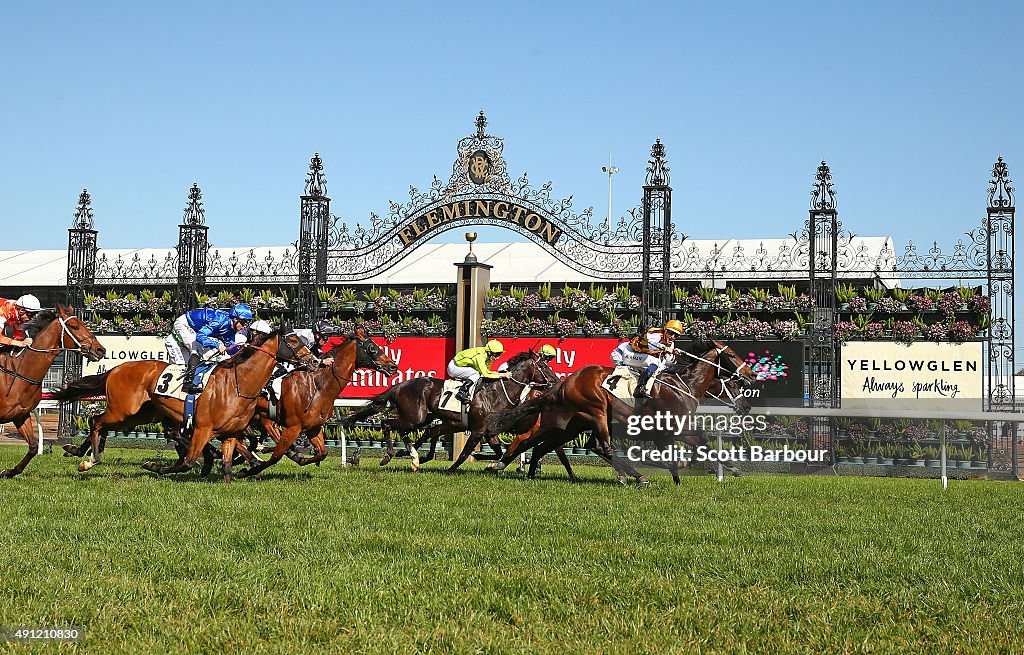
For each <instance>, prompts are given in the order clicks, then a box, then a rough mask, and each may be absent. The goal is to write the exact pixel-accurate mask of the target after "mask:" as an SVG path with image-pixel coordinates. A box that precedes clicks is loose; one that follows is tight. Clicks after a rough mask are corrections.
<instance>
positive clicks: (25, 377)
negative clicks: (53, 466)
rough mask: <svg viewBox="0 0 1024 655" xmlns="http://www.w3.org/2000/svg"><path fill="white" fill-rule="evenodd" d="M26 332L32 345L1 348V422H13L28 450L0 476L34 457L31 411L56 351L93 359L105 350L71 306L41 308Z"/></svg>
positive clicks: (11, 473)
mask: <svg viewBox="0 0 1024 655" xmlns="http://www.w3.org/2000/svg"><path fill="white" fill-rule="evenodd" d="M25 332H26V334H28V336H30V337H32V345H30V346H27V347H25V348H3V349H0V423H8V422H10V423H14V427H15V428H17V430H18V434H20V435H21V437H22V438H23V439H24V440H25V441H26V442H27V443H28V453H27V454H26V455H25V457H23V458H22V460H21V461H20V462H18V465H17V466H15V467H14V468H12V469H4V470H2V471H0V478H13V477H14V476H16V475H18V474H19V473H21V472H22V471H24V470H25V467H26V466H27V465H28V463H29V461H30V460H31V459H32V458H33V457H35V454H36V450H37V448H38V445H39V444H38V442H37V441H36V439H37V436H36V431H35V427H34V426H33V421H32V411H33V410H34V409H35V408H36V406H38V405H39V400H40V399H41V397H42V393H43V378H44V377H46V371H47V370H49V368H50V366H52V365H53V360H54V359H56V357H57V354H58V353H60V352H62V351H66V352H79V353H82V355H84V356H85V357H86V358H87V359H89V361H93V362H98V361H99V360H101V359H103V356H104V355H105V354H106V350H104V348H103V346H101V345H100V342H99V341H97V340H96V337H94V336H93V334H92V332H90V331H89V328H87V327H86V326H85V324H84V323H82V321H81V320H80V319H79V318H78V317H77V316H75V315H74V313H73V311H72V309H71V308H70V307H63V306H61V305H58V306H57V309H56V310H52V309H44V310H43V311H41V312H39V313H37V314H36V315H35V316H34V317H33V318H32V320H31V321H29V322H28V324H27V325H26V326H25Z"/></svg>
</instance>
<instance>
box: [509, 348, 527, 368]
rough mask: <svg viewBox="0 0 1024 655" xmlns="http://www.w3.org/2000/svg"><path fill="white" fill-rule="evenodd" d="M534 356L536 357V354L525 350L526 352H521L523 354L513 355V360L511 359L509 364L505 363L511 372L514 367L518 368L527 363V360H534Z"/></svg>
mask: <svg viewBox="0 0 1024 655" xmlns="http://www.w3.org/2000/svg"><path fill="white" fill-rule="evenodd" d="M533 355H534V353H532V352H530V351H529V350H524V351H523V352H521V353H516V354H515V355H513V356H512V357H511V358H510V359H509V360H508V361H507V362H505V363H506V364H508V367H509V369H510V370H511V368H512V367H513V366H518V365H519V364H522V363H523V362H525V361H526V360H528V359H532V358H533Z"/></svg>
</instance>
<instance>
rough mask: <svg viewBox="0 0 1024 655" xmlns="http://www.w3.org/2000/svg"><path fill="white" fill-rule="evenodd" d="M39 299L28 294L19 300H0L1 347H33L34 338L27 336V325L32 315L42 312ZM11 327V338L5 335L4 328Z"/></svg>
mask: <svg viewBox="0 0 1024 655" xmlns="http://www.w3.org/2000/svg"><path fill="white" fill-rule="evenodd" d="M41 310H42V307H40V306H39V299H38V298H36V297H35V296H33V295H31V294H27V295H24V296H22V297H21V298H18V299H17V300H5V299H3V298H0V346H14V347H16V348H25V347H26V346H30V345H32V337H28V336H25V331H24V328H25V324H26V323H28V321H29V319H30V318H32V314H34V313H36V312H38V311H41ZM7 326H10V327H11V330H12V332H11V336H10V337H8V336H7V335H5V334H4V328H5V327H7Z"/></svg>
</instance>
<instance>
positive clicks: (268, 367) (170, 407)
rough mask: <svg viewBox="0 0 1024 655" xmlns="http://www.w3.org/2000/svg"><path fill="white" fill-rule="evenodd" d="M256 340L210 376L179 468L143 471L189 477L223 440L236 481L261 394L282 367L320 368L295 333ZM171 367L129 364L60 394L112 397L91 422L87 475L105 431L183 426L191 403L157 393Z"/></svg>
mask: <svg viewBox="0 0 1024 655" xmlns="http://www.w3.org/2000/svg"><path fill="white" fill-rule="evenodd" d="M252 339H253V341H252V342H251V343H246V344H244V346H243V348H242V349H241V350H240V352H239V353H238V354H236V355H235V356H234V357H232V358H231V359H229V360H228V361H226V362H223V363H221V364H219V365H218V366H217V368H216V369H214V371H213V373H211V374H210V380H209V382H208V383H207V384H206V388H205V390H204V391H203V393H202V395H200V396H199V397H198V398H197V399H196V404H195V427H194V429H193V431H192V435H191V441H190V444H189V448H188V451H187V452H184V453H183V454H180V455H179V459H178V462H177V463H175V464H174V465H173V466H168V467H160V466H159V465H157V464H156V463H155V462H147V463H146V464H144V465H143V468H145V469H146V470H148V471H153V472H154V473H159V474H161V475H163V474H166V473H182V472H185V471H187V470H188V469H189V468H191V467H192V466H193V465H194V464H195V463H196V462H197V461H198V459H199V456H200V455H201V454H203V450H204V448H205V447H206V446H207V444H208V443H209V442H210V440H211V439H214V438H219V439H220V440H221V443H222V458H223V462H224V481H225V482H230V481H231V462H232V459H233V457H234V450H235V445H236V442H237V439H236V437H237V436H238V435H239V434H241V433H242V431H243V430H245V428H246V426H247V425H248V424H249V420H250V419H251V418H252V414H253V412H254V411H255V409H256V400H257V399H258V398H259V394H260V390H261V389H263V386H264V385H265V384H266V383H267V380H269V379H270V374H271V373H272V372H273V370H274V366H275V364H276V362H277V361H288V362H299V363H301V364H302V365H304V366H307V367H310V368H312V367H314V366H316V359H315V358H314V357H313V355H312V353H310V352H309V349H308V348H306V346H305V345H303V343H302V342H301V340H300V339H299V338H298V337H297V336H295V335H294V334H291V333H289V334H287V335H285V336H284V337H282V336H280V335H279V334H278V332H276V331H275V332H271V334H270V335H269V336H265V335H263V334H259V333H255V334H254V335H253V337H252ZM166 368H167V363H166V362H161V361H155V360H146V361H138V362H126V363H124V364H121V365H119V366H115V367H114V368H112V369H110V370H109V371H107V372H105V373H102V374H100V375H90V376H88V377H85V378H82V379H81V380H78V381H77V382H73V383H71V384H70V385H68V387H67V388H65V389H63V390H61V391H59V392H58V393H56V394H54V397H55V398H57V399H58V400H78V399H81V398H85V397H89V396H97V395H105V396H106V397H107V408H106V411H104V412H103V414H101V415H99V416H94V417H93V418H91V419H90V420H89V424H90V432H89V438H90V442H91V447H92V453H91V459H90V460H88V461H83V462H82V466H80V467H79V468H80V469H81V470H87V469H89V468H91V467H92V466H93V465H95V464H98V463H99V461H100V453H101V452H102V448H101V447H100V433H101V432H106V431H107V430H125V431H127V430H131V429H132V428H134V427H135V426H136V425H139V424H141V423H149V422H152V421H154V420H165V421H167V422H170V423H171V424H173V425H177V426H180V425H181V423H182V420H183V417H184V411H185V403H184V402H183V401H181V400H178V399H177V398H170V397H167V396H162V395H159V394H158V393H157V392H156V389H157V386H158V385H166V384H169V383H170V382H171V375H172V373H170V372H166V373H165V369H166ZM207 452H209V451H207ZM204 469H205V467H204ZM207 470H208V469H207Z"/></svg>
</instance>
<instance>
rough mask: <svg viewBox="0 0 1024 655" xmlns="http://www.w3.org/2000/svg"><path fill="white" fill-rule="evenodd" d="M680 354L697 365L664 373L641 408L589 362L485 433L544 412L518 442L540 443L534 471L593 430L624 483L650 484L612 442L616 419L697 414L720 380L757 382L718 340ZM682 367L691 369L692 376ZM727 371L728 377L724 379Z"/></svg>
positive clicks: (606, 371) (503, 462) (499, 416)
mask: <svg viewBox="0 0 1024 655" xmlns="http://www.w3.org/2000/svg"><path fill="white" fill-rule="evenodd" d="M679 352H680V356H682V357H684V358H686V359H689V360H693V361H694V364H693V365H692V366H685V365H684V366H682V367H680V368H681V372H676V373H673V372H672V371H671V370H666V371H665V372H663V373H662V374H661V376H659V377H660V378H661V379H662V383H661V384H655V390H654V391H655V393H653V394H652V396H653V397H652V398H651V399H650V400H648V401H647V402H645V403H643V405H642V406H641V407H640V408H639V409H635V408H634V407H631V406H629V405H627V404H626V403H624V402H622V401H621V400H619V399H618V398H616V397H615V396H613V395H612V394H611V393H609V392H608V391H607V390H605V389H604V388H602V386H601V385H602V383H604V381H605V379H606V378H607V377H608V376H609V375H610V374H611V372H612V371H613V370H614V369H611V368H609V367H605V366H596V365H595V366H586V367H584V368H582V369H580V370H578V371H576V372H574V373H573V374H571V375H569V376H568V377H567V378H565V380H563V381H562V382H561V383H560V384H558V385H557V386H555V387H554V388H552V389H551V390H549V391H548V392H546V393H545V394H543V395H541V396H539V397H537V398H535V399H533V400H530V401H527V402H525V403H523V404H522V405H520V406H518V407H514V408H510V410H508V411H506V412H504V413H495V414H492V415H491V416H490V417H489V418H488V420H487V426H486V434H488V435H493V434H498V433H501V432H508V431H509V428H510V427H513V426H521V425H522V423H523V422H524V421H529V422H530V423H533V422H534V421H535V420H536V419H535V417H537V416H538V415H539V416H540V425H539V426H538V427H537V431H536V432H535V433H534V434H533V435H532V436H531V437H530V438H529V439H528V440H526V441H523V442H522V443H520V444H519V451H520V452H521V451H523V450H525V449H526V448H528V447H530V446H535V445H539V446H540V447H539V450H538V449H535V453H534V454H535V456H538V457H536V458H535V460H534V461H533V462H531V473H532V472H534V471H535V469H536V463H537V462H539V461H540V459H539V457H543V455H544V454H546V453H548V452H551V451H552V450H553V449H554V448H555V447H557V446H558V445H561V444H563V443H565V442H567V441H570V440H572V439H574V438H576V436H577V435H579V433H580V432H582V431H584V430H592V431H593V434H594V440H595V447H594V448H592V450H593V451H594V453H595V454H597V455H598V456H600V457H601V458H602V459H604V460H605V461H607V462H608V463H609V464H610V465H611V466H612V467H613V468H614V469H615V471H616V474H617V477H618V479H619V481H620V482H623V483H624V482H625V479H626V477H627V476H628V477H632V478H634V479H635V480H636V481H637V483H638V484H647V483H648V480H647V479H646V478H645V477H644V476H642V475H641V474H640V473H639V472H638V471H637V470H636V469H635V468H634V467H633V465H632V464H630V463H629V461H627V460H624V459H622V458H620V457H618V456H616V455H615V451H614V450H613V448H612V444H611V431H610V424H611V421H612V420H617V421H620V422H625V421H626V420H627V419H628V418H629V417H630V416H632V415H635V414H641V415H642V414H649V413H654V412H656V411H670V412H672V413H673V414H675V415H677V416H688V415H692V414H693V412H694V411H695V410H696V407H697V404H698V399H699V398H701V397H703V396H704V395H705V393H706V392H707V390H708V389H709V388H710V387H711V386H712V384H713V382H714V380H715V379H716V378H718V379H722V380H731V381H734V382H736V383H738V384H740V385H741V386H751V385H752V384H753V383H754V380H755V377H754V372H753V371H752V370H751V368H750V366H749V365H748V364H747V363H746V362H745V361H744V360H743V359H742V358H741V357H740V356H739V355H738V354H736V352H735V351H733V350H732V349H731V348H729V347H728V346H726V345H724V344H722V343H720V342H718V341H706V342H694V343H692V344H690V345H689V347H688V348H687V349H680V350H679ZM684 361H685V360H684ZM682 371H689V372H690V375H689V376H687V375H686V373H685V372H682ZM723 373H724V374H725V376H724V378H723V377H721V374H723ZM548 439H550V441H548ZM527 444H529V445H527ZM552 444H553V445H552ZM514 455H518V453H514V454H512V453H510V452H506V454H505V455H504V456H503V457H502V458H501V459H500V460H499V462H498V465H497V466H496V467H495V470H498V471H500V470H502V469H503V468H504V467H505V466H507V465H508V464H509V462H511V461H512V458H513V457H514Z"/></svg>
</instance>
